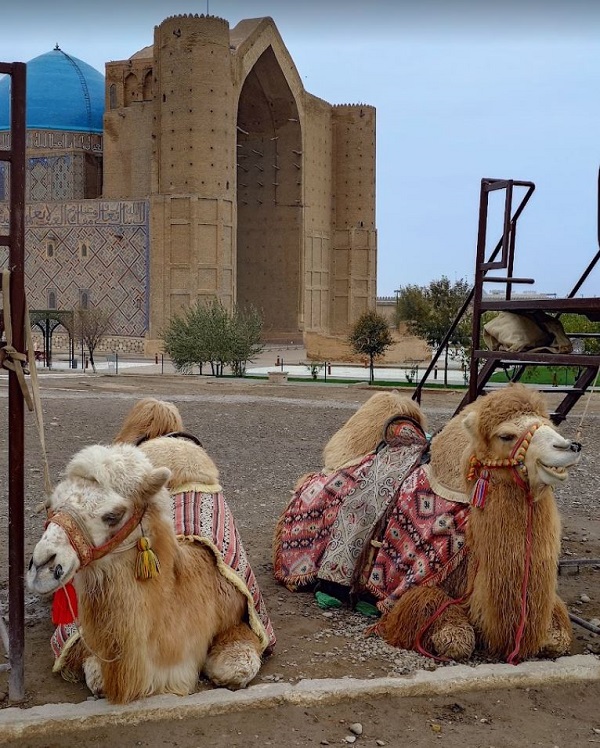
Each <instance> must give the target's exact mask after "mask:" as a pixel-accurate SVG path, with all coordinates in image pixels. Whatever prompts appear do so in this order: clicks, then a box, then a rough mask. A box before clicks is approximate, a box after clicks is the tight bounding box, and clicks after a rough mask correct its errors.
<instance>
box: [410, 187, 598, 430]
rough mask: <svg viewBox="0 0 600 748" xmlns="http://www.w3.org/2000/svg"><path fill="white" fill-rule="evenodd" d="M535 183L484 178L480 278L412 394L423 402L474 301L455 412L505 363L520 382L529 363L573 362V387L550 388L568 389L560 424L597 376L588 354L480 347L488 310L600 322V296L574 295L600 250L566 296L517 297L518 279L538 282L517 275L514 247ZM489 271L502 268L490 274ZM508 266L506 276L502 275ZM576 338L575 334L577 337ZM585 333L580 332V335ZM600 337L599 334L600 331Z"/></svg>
mask: <svg viewBox="0 0 600 748" xmlns="http://www.w3.org/2000/svg"><path fill="white" fill-rule="evenodd" d="M515 188H522V189H525V194H524V196H523V197H522V199H521V201H520V202H519V204H518V205H517V207H516V209H514V190H515ZM498 190H504V191H505V194H504V216H503V229H502V236H501V237H500V240H499V241H498V243H497V244H496V246H495V247H494V249H493V250H492V252H491V254H490V257H489V258H488V259H487V260H486V257H485V253H486V243H487V234H488V209H489V196H490V193H492V192H495V191H498ZM534 190H535V185H534V183H533V182H526V181H520V180H512V179H482V180H481V191H480V198H479V226H478V232H477V255H476V260H475V282H474V285H473V288H472V290H471V292H470V294H469V295H468V297H467V299H466V300H465V302H464V304H463V306H462V307H461V309H460V310H459V312H458V314H457V316H456V319H455V320H454V322H453V323H452V325H451V326H450V328H449V330H448V332H447V333H446V336H445V338H444V340H443V341H442V344H441V345H440V347H439V348H438V350H437V351H436V353H435V355H434V356H433V358H432V360H431V363H430V364H429V366H428V368H427V370H426V371H425V374H424V375H423V378H422V379H421V381H420V382H419V384H418V386H417V388H416V389H415V392H414V394H413V400H416V401H417V402H421V393H422V390H423V387H424V386H425V383H426V382H427V379H428V377H429V375H430V374H431V372H432V371H433V370H434V368H435V366H436V364H437V361H438V359H439V357H440V356H441V353H442V351H443V350H444V349H445V348H446V346H447V345H448V343H449V341H450V339H451V337H452V334H453V332H454V330H455V329H456V327H457V326H458V324H459V322H460V321H461V319H462V317H463V316H464V314H465V313H466V311H467V310H468V309H469V307H471V306H472V312H473V327H472V336H471V340H472V343H471V357H470V364H469V388H468V390H467V393H466V395H465V397H464V398H463V400H462V401H461V403H460V404H459V406H458V408H457V410H456V412H457V413H458V412H459V411H460V410H462V408H464V407H465V405H467V404H468V403H471V402H473V401H474V400H476V399H477V397H478V396H479V395H481V394H482V393H484V392H485V391H486V385H487V384H488V382H489V380H490V377H491V376H492V374H493V373H494V371H495V370H496V369H497V368H498V367H500V366H511V365H512V366H514V367H515V370H514V373H513V375H512V377H511V381H518V380H519V379H520V378H521V377H522V375H523V373H524V372H525V370H526V367H527V366H528V365H532V366H557V365H558V366H573V367H578V369H579V375H578V377H577V381H576V382H575V384H574V385H573V386H572V387H566V388H562V389H561V388H556V387H553V388H552V389H551V390H550V391H552V392H562V393H564V395H565V396H564V398H563V400H562V402H561V403H560V404H559V406H558V407H557V408H556V410H555V412H554V413H552V415H551V417H552V420H553V421H554V422H555V423H560V422H561V421H563V420H564V419H565V418H566V417H567V414H568V413H569V411H570V410H571V408H572V407H573V406H574V405H575V403H576V402H577V401H578V400H579V398H580V397H582V395H583V394H584V393H585V392H586V390H587V388H588V387H590V386H591V385H593V383H594V382H595V381H596V377H597V374H598V371H599V369H600V356H597V355H588V354H585V353H575V352H573V353H562V354H558V353H529V352H523V353H512V352H511V353H509V352H506V351H488V350H485V349H483V348H482V347H481V328H482V324H481V318H482V315H483V314H484V313H485V312H490V311H510V312H516V313H527V312H536V311H543V312H546V313H548V314H553V315H555V316H557V317H560V315H561V314H565V313H573V314H580V315H585V316H586V317H588V319H590V320H592V321H600V297H588V298H584V297H579V298H576V297H575V295H576V294H577V293H578V291H579V289H580V288H581V286H582V285H583V283H584V281H585V280H586V279H587V277H588V276H589V274H590V273H591V272H592V270H593V269H594V267H595V265H596V263H597V262H598V260H599V259H600V251H598V252H597V253H596V255H595V256H594V258H593V259H592V261H591V262H590V264H589V265H588V266H587V268H586V269H585V271H584V272H583V274H582V275H581V277H580V278H579V280H578V281H577V283H576V284H575V286H574V287H573V289H572V290H571V292H570V293H569V295H568V296H567V297H566V298H549V299H513V298H512V289H513V286H514V285H515V284H522V283H526V284H531V283H534V282H535V281H534V279H533V278H517V277H515V276H513V269H514V261H515V248H516V236H517V222H518V220H519V218H520V216H521V214H522V213H523V210H524V209H525V207H526V205H527V203H528V202H529V200H530V198H531V196H532V195H533V192H534ZM598 244H599V246H600V174H599V178H598ZM490 271H500V273H499V274H495V275H491V274H490ZM502 271H505V273H506V274H505V275H504V274H502ZM485 283H500V284H503V285H504V286H505V293H504V295H503V298H494V299H492V300H490V299H488V298H486V297H485V295H484V284H485ZM573 337H575V336H573ZM577 337H580V336H577ZM599 337H600V336H599Z"/></svg>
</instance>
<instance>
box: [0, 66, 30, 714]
mask: <svg viewBox="0 0 600 748" xmlns="http://www.w3.org/2000/svg"><path fill="white" fill-rule="evenodd" d="M0 74H5V75H9V76H10V78H11V96H10V106H11V114H10V127H11V130H10V148H9V149H8V150H5V149H3V150H0V161H6V162H8V163H9V164H10V222H9V233H8V234H5V235H0V245H2V246H7V247H8V269H9V270H10V307H11V324H12V331H13V345H14V347H15V348H16V350H17V351H21V352H22V351H24V350H25V145H26V140H25V138H26V131H25V92H26V66H25V63H23V62H13V63H0ZM24 463H25V439H24V401H23V394H22V392H21V388H20V385H19V382H18V379H17V375H16V373H15V372H14V371H10V370H9V372H8V464H9V471H8V612H9V620H8V645H9V652H8V656H9V668H10V673H9V680H8V697H9V699H10V700H11V701H13V702H18V701H22V700H23V699H24V698H25V666H24V665H25V662H24V650H25V590H24V574H25V542H24V524H25V523H24V489H25V467H24Z"/></svg>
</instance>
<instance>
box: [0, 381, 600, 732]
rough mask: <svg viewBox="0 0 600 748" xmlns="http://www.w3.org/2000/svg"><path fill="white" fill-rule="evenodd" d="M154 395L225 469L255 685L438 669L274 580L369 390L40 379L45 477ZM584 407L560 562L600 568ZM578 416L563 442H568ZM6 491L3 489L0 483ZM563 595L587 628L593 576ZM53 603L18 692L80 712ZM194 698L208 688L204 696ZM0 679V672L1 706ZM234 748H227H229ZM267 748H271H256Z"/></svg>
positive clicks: (593, 458)
mask: <svg viewBox="0 0 600 748" xmlns="http://www.w3.org/2000/svg"><path fill="white" fill-rule="evenodd" d="M149 394H152V395H155V396H158V397H163V398H166V399H170V400H172V401H174V402H175V403H176V404H177V405H178V406H179V408H180V410H181V412H182V414H183V417H184V421H185V424H186V428H187V429H188V430H189V431H191V432H192V433H195V434H196V435H197V436H198V437H199V438H200V439H201V440H202V442H203V444H204V446H205V448H206V449H207V451H208V452H209V453H210V454H211V455H212V456H213V458H214V459H215V461H216V463H217V465H218V466H219V468H220V471H221V479H222V483H223V487H224V491H225V495H226V497H227V500H228V502H229V504H230V506H231V508H232V510H233V512H234V515H235V517H236V521H237V523H238V527H239V530H240V533H241V535H242V538H243V540H244V544H245V546H246V550H247V552H248V555H249V557H250V561H251V563H252V566H253V568H254V571H255V573H256V575H257V577H258V580H259V583H260V585H261V588H262V591H263V595H264V597H265V600H266V603H267V606H268V608H269V612H270V615H271V618H272V620H273V624H274V626H275V630H276V632H277V635H278V644H277V647H276V649H275V653H274V655H273V656H272V657H271V658H270V659H269V660H268V661H267V662H266V663H265V665H264V666H263V668H262V670H261V672H260V674H259V676H258V679H257V682H260V681H261V680H262V681H280V680H285V681H290V682H295V681H297V680H299V679H301V678H307V677H344V676H355V677H376V676H382V675H397V676H401V675H405V674H407V673H409V672H412V671H414V670H416V669H419V668H423V667H425V668H433V667H435V664H434V663H433V662H432V661H430V660H428V659H425V658H422V657H420V656H419V655H417V654H415V653H408V652H404V651H401V650H398V649H394V648H392V647H389V646H388V645H387V644H385V642H383V641H382V640H380V639H378V638H367V637H365V636H364V633H365V630H366V628H367V627H368V626H369V625H371V623H372V620H371V619H368V618H364V617H363V616H361V615H359V614H356V613H353V612H351V611H349V610H345V609H344V610H335V611H322V610H321V609H319V608H318V607H317V605H316V603H315V602H314V598H313V596H312V595H310V594H293V593H290V592H288V591H287V590H285V589H284V588H282V587H280V586H278V585H277V584H276V583H275V581H274V579H273V577H272V567H271V538H272V531H273V527H274V525H275V521H276V519H277V517H278V516H279V514H280V513H281V511H282V510H283V508H284V507H285V505H286V503H287V501H288V500H289V496H290V492H291V488H292V487H293V485H294V483H295V481H296V480H297V478H298V477H299V476H300V475H301V474H303V473H305V472H307V471H311V470H316V469H318V468H319V467H320V465H321V450H322V448H323V445H324V443H325V442H326V441H327V439H328V438H329V437H330V436H331V434H333V433H334V432H335V431H336V430H337V429H338V428H339V427H340V426H341V425H342V423H344V422H345V421H346V420H347V418H348V417H349V416H350V415H351V414H352V412H354V411H355V410H356V409H357V408H358V407H359V405H360V404H361V403H363V402H364V401H365V400H366V399H368V397H369V396H370V395H371V394H372V389H371V390H369V388H367V387H351V386H340V385H322V384H316V385H313V384H309V383H307V384H298V385H296V384H286V385H275V384H268V383H266V382H256V381H241V380H224V381H215V380H212V379H209V378H196V377H177V376H163V377H158V376H155V377H152V376H148V377H144V376H136V375H129V376H120V377H114V376H112V377H102V376H98V377H94V376H85V377H81V376H77V375H71V376H70V377H63V378H59V377H56V378H52V377H49V378H47V379H44V380H43V384H42V397H43V403H44V418H45V423H46V439H47V443H48V451H49V459H50V466H51V472H52V477H53V479H54V480H55V481H56V480H57V478H58V477H59V474H60V471H61V470H62V468H63V467H64V465H65V463H66V462H67V461H68V459H69V458H70V457H71V456H72V455H73V454H74V453H75V452H76V451H77V450H78V449H80V448H81V447H83V446H85V445H86V444H91V443H95V442H108V441H110V440H111V439H112V437H113V436H114V434H115V433H116V431H117V430H118V427H119V425H120V423H121V422H122V420H123V417H124V415H125V413H126V412H127V410H128V409H129V408H130V407H131V405H132V403H133V402H134V400H135V399H137V398H138V397H141V396H145V395H149ZM596 398H597V396H594V398H593V400H592V401H591V407H590V409H589V411H588V413H587V415H586V418H585V422H584V424H583V430H582V432H581V434H580V441H582V442H583V445H584V452H583V458H582V461H581V464H580V465H579V466H578V467H577V468H576V469H575V470H574V471H573V472H572V475H571V478H570V480H569V483H568V485H567V486H565V487H564V488H563V489H561V490H560V491H559V493H558V496H557V499H558V503H559V506H560V509H561V513H562V515H563V521H564V532H563V534H564V538H563V541H564V543H563V544H564V548H563V553H564V555H565V557H569V556H570V557H571V558H581V557H583V558H599V557H600V520H599V516H598V500H597V489H596V488H595V480H596V479H597V475H598V467H600V450H599V449H598V443H599V437H600V407H599V406H600V403H597V402H596ZM458 400H459V396H458V395H457V394H456V393H453V392H431V393H426V394H425V396H424V401H423V408H424V410H425V412H426V414H427V416H428V419H429V428H430V430H433V429H436V428H437V427H438V426H441V425H443V423H445V422H446V421H447V419H448V418H449V416H450V415H451V413H452V412H453V410H454V408H455V407H456V404H457V403H458ZM6 411H7V398H6V380H4V381H1V380H0V418H2V419H4V422H5V423H6ZM580 412H581V408H580V409H579V410H578V411H574V412H573V413H572V416H571V417H570V421H569V423H567V424H564V425H563V426H562V427H561V429H560V430H561V432H562V433H564V434H565V435H568V436H574V435H575V432H576V431H577V427H578V425H579V421H580V416H579V413H580ZM26 441H27V457H26V496H27V499H26V501H27V507H26V525H27V526H26V538H27V549H26V552H27V554H29V553H30V552H31V549H32V547H33V545H34V544H35V542H37V539H38V538H39V536H40V534H41V532H42V528H43V518H42V516H40V515H38V514H35V512H34V507H35V506H36V504H37V503H38V502H39V501H40V499H41V498H42V480H41V475H42V473H41V459H40V456H39V447H38V443H37V436H36V434H35V429H34V425H33V419H32V418H28V422H27V430H26ZM6 453H7V436H6V431H5V430H2V431H1V432H0V475H7V454H6ZM3 485H4V486H5V487H6V481H4V482H3ZM6 494H7V491H6V488H4V489H3V495H1V496H0V546H2V547H6V532H7V500H6ZM6 579H7V562H6V558H5V556H4V554H3V556H2V557H0V609H1V606H2V605H3V604H4V603H5V600H6ZM559 581H560V590H561V594H562V596H563V597H564V599H565V600H566V602H567V604H568V605H569V607H570V610H571V611H573V612H576V613H577V614H579V615H581V616H582V617H584V618H586V619H588V620H589V619H591V618H599V617H600V574H599V573H598V571H597V570H595V569H594V568H593V567H581V569H579V570H574V571H573V572H570V573H568V574H564V575H562V576H561V577H560V580H559ZM51 631H52V627H51V624H50V619H49V603H48V601H46V600H41V599H38V598H36V597H34V596H31V595H28V597H27V648H26V688H27V695H28V704H38V703H48V702H57V701H81V700H84V699H86V698H87V697H88V692H87V690H86V688H85V687H84V686H82V685H77V684H70V683H66V682H65V681H63V680H62V679H61V678H60V677H58V676H54V675H52V673H51V666H52V658H51V653H50V649H49V637H50V634H51ZM575 634H576V640H575V644H574V648H573V652H574V653H576V652H585V651H592V652H597V651H598V637H595V636H594V635H593V634H591V633H588V632H586V631H584V630H583V629H580V628H577V629H576V631H575ZM199 687H200V688H201V689H202V688H205V687H207V686H206V685H203V684H200V686H199ZM5 689H6V675H3V674H0V700H1V696H2V691H3V690H5ZM232 744H233V743H232ZM265 744H267V743H265Z"/></svg>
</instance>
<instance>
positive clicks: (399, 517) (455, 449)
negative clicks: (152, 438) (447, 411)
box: [274, 385, 581, 662]
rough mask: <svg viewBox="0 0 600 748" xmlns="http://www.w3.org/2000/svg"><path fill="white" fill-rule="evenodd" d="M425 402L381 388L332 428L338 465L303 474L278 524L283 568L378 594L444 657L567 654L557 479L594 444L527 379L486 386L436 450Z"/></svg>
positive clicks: (292, 574) (409, 633)
mask: <svg viewBox="0 0 600 748" xmlns="http://www.w3.org/2000/svg"><path fill="white" fill-rule="evenodd" d="M415 409H416V405H415V403H414V402H412V401H410V400H408V399H407V398H403V397H401V396H400V395H399V394H397V393H380V394H377V395H374V396H373V397H372V398H371V399H370V400H369V401H367V402H366V403H365V404H364V405H363V406H362V407H361V408H360V409H359V411H358V412H357V413H356V414H355V415H354V416H352V418H350V419H349V421H348V422H347V423H346V424H345V425H344V426H343V427H342V428H341V429H340V430H339V431H338V432H337V434H335V435H334V436H333V437H332V439H331V440H330V441H329V443H328V444H327V446H326V447H325V449H324V460H323V461H324V465H325V468H324V470H323V471H322V472H321V473H318V474H315V475H312V476H305V477H304V478H303V479H302V480H301V482H300V485H298V486H297V487H296V491H295V493H294V496H293V498H292V500H291V502H290V504H289V506H288V508H287V509H286V511H285V512H284V514H283V515H282V517H281V519H280V521H279V523H278V527H277V531H276V535H275V544H274V565H275V574H276V577H277V578H278V579H279V581H281V582H282V583H283V584H286V586H288V587H289V588H291V589H299V588H302V587H306V586H307V585H314V584H323V583H326V584H327V583H331V582H334V583H338V584H341V585H342V586H343V585H347V586H348V589H349V590H350V592H351V593H352V595H354V596H361V595H362V596H365V595H370V596H372V598H374V599H375V601H376V603H377V606H378V607H379V609H380V610H381V611H382V612H383V614H384V615H383V617H382V619H381V620H380V621H379V622H378V624H377V625H376V626H375V627H374V630H375V631H377V632H378V633H380V634H381V635H382V636H383V637H384V638H385V639H386V640H387V641H388V642H389V643H390V644H393V645H395V646H398V647H402V648H406V649H416V650H418V651H421V652H422V653H424V654H429V655H432V656H434V657H439V658H451V659H454V660H465V659H468V658H469V657H470V656H471V655H472V654H473V651H474V650H475V648H477V649H478V650H481V651H483V652H485V653H487V655H489V656H490V657H491V658H493V659H502V660H507V661H510V662H517V661H519V660H522V659H525V658H530V657H534V656H552V657H554V656H558V655H562V654H565V653H567V652H568V650H569V647H570V643H571V639H572V632H571V626H570V622H569V617H568V613H567V610H566V607H565V605H564V603H563V602H562V601H561V600H560V598H559V597H558V596H557V593H556V587H557V566H558V558H559V550H560V537H561V533H560V519H559V515H558V510H557V507H556V502H555V497H554V491H553V489H554V487H556V486H558V485H560V484H561V483H563V481H565V480H566V478H567V476H568V471H569V468H571V467H572V466H574V465H575V464H576V463H577V462H578V460H579V457H580V449H581V446H580V445H579V444H578V443H577V442H574V441H571V440H569V439H565V438H563V437H562V436H561V435H560V434H559V433H558V432H557V431H556V429H555V428H554V427H553V425H552V424H551V422H550V421H549V418H548V413H547V410H546V407H545V404H544V400H543V397H542V396H541V395H540V394H539V393H537V392H535V391H533V390H532V389H530V388H526V387H524V386H523V385H515V386H510V387H507V388H504V389H502V390H499V391H496V392H494V393H492V394H489V395H487V396H484V397H480V398H479V399H478V400H477V401H476V402H475V403H472V404H471V405H469V406H468V407H467V408H465V410H463V411H462V412H461V413H459V414H458V415H456V416H455V417H454V418H453V419H451V420H450V421H449V423H448V424H447V425H446V426H445V427H444V428H443V429H442V430H441V431H440V432H439V433H438V434H437V435H436V436H434V438H433V440H432V442H431V446H430V449H428V448H427V443H426V442H427V440H426V439H425V435H424V433H423V430H422V429H423V426H424V416H423V415H422V413H420V412H419V411H418V410H417V412H415ZM390 418H391V422H390V423H388V420H389V419H390ZM365 424H369V430H368V433H367V429H366V428H365ZM382 433H384V435H385V440H384V441H383V442H382V443H381V444H380V445H379V447H378V445H377V442H378V441H380V439H381V434H382ZM377 447H378V448H377ZM389 466H391V467H392V471H391V472H390V470H387V472H386V467H389ZM382 486H384V488H382ZM373 505H375V508H376V511H374V512H371V514H369V513H368V511H367V510H366V509H365V507H366V506H367V507H371V508H372V507H373ZM347 507H350V509H348V508H347ZM375 515H376V516H375ZM357 528H358V529H357ZM353 544H354V545H353ZM347 547H350V548H351V550H352V552H345V551H346V548H347ZM352 565H353V567H354V568H349V567H350V566H352Z"/></svg>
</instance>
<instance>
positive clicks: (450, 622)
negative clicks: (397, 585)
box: [381, 586, 475, 660]
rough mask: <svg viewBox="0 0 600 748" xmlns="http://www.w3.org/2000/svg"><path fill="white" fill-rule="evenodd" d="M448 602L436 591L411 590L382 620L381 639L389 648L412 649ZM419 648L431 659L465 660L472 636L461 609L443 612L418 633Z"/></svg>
mask: <svg viewBox="0 0 600 748" xmlns="http://www.w3.org/2000/svg"><path fill="white" fill-rule="evenodd" d="M451 599H452V598H450V597H449V596H448V595H447V594H446V593H445V592H443V591H442V590H441V589H439V587H426V586H424V587H419V586H417V587H413V588H412V589H410V590H408V592H406V593H405V594H404V595H402V597H401V598H400V600H398V602H397V603H396V605H394V607H393V608H392V610H391V611H390V612H389V613H388V614H387V615H386V616H385V618H384V619H383V621H382V623H381V631H382V635H383V638H384V639H385V640H386V641H387V642H388V644H391V645H392V646H393V647H400V648H402V649H415V647H416V645H417V637H418V636H419V633H420V632H421V631H422V630H423V628H424V627H425V626H426V625H427V623H428V621H429V620H430V619H431V618H432V617H433V616H434V615H435V613H436V611H438V610H439V609H440V608H441V606H442V605H443V604H444V603H446V602H448V601H449V600H451ZM421 646H422V647H423V649H424V650H425V651H426V652H428V653H430V654H432V655H437V656H440V657H449V658H450V659H452V660H467V659H468V658H469V657H470V656H471V655H472V654H473V650H474V649H475V632H474V630H473V627H472V626H471V624H470V623H469V619H468V617H467V614H466V612H465V610H464V608H463V607H462V606H460V605H450V606H449V607H448V608H446V610H444V611H443V613H442V614H441V615H440V616H439V617H438V618H436V619H435V621H433V623H432V624H431V625H430V626H428V627H427V628H426V630H425V631H424V632H423V633H422V635H421Z"/></svg>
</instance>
